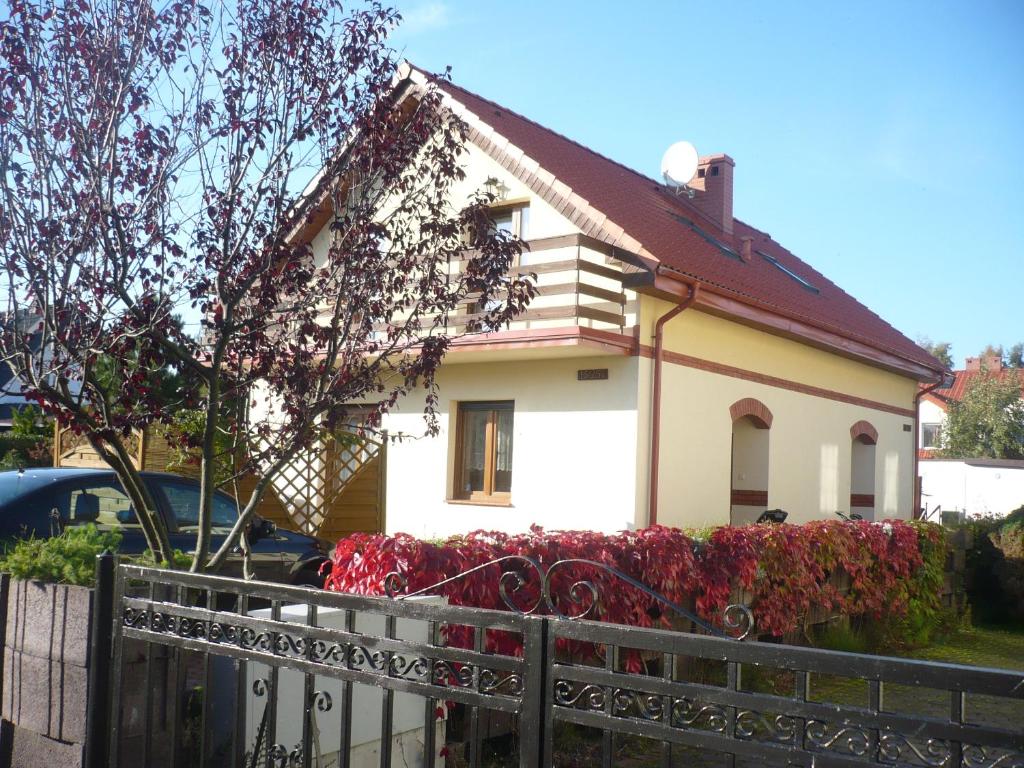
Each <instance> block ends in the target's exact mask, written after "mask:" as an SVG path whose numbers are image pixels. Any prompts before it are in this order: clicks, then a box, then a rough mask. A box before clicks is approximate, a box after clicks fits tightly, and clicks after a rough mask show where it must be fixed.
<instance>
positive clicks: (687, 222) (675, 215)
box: [668, 211, 743, 261]
mask: <svg viewBox="0 0 1024 768" xmlns="http://www.w3.org/2000/svg"><path fill="white" fill-rule="evenodd" d="M668 215H669V216H671V217H672V218H673V219H675V220H676V221H678V222H679V223H680V224H685V225H686V226H687V227H689V228H690V229H691V230H692V231H694V232H696V233H697V234H698V235H700V236H701V237H703V238H704V239H705V240H706V241H707V242H709V243H711V244H712V245H713V246H715V247H716V248H717V249H718V250H720V251H721V252H722V254H723V255H725V256H728V257H729V258H731V259H736V260H737V261H743V259H742V258H741V257H740V255H739V254H738V253H736V251H735V250H734V249H732V248H731V247H729V246H728V245H726V244H725V243H723V242H722V241H721V240H719V239H718V238H717V237H715V236H714V235H712V234H711V233H710V232H705V231H704V230H703V229H701V228H700V227H698V226H697V225H696V224H694V223H693V221H691V220H690V219H688V218H686V217H685V216H680V215H679V214H678V213H673V212H672V211H668Z"/></svg>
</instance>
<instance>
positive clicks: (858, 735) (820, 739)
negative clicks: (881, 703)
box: [805, 720, 871, 757]
mask: <svg viewBox="0 0 1024 768" xmlns="http://www.w3.org/2000/svg"><path fill="white" fill-rule="evenodd" d="M805 731H806V733H807V743H808V744H810V745H811V746H812V747H814V748H815V749H820V750H823V751H826V752H839V753H842V754H846V755H853V756H854V757H863V756H864V755H866V754H867V752H868V749H870V747H871V736H870V735H869V734H868V732H867V731H865V730H864V729H863V728H857V727H854V726H848V725H835V724H833V723H826V722H824V721H822V720H808V721H807V727H806V729H805Z"/></svg>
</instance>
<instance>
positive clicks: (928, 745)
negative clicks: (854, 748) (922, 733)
mask: <svg viewBox="0 0 1024 768" xmlns="http://www.w3.org/2000/svg"><path fill="white" fill-rule="evenodd" d="M908 753H909V754H908ZM878 754H879V755H881V757H882V758H883V759H885V760H888V761H889V762H893V763H897V762H905V761H906V758H907V757H908V756H910V755H912V756H913V757H916V758H917V759H918V760H919V761H920V762H922V763H924V764H925V765H930V766H936V768H937V767H938V766H944V765H948V764H949V758H950V757H951V755H952V748H951V747H950V745H949V742H948V741H943V740H942V739H927V740H926V741H925V742H924V745H923V746H919V745H918V744H916V743H915V742H914V741H912V740H911V739H909V738H908V737H906V736H904V735H903V734H902V733H897V732H896V731H883V732H882V733H881V734H879V737H878Z"/></svg>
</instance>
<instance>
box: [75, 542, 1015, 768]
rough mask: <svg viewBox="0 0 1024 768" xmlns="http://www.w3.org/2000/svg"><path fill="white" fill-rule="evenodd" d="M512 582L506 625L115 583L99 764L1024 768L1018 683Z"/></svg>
mask: <svg viewBox="0 0 1024 768" xmlns="http://www.w3.org/2000/svg"><path fill="white" fill-rule="evenodd" d="M510 560H512V559H508V558H506V559H504V560H503V561H501V562H498V563H494V564H489V565H486V566H481V568H493V569H494V574H495V576H496V577H500V583H501V590H500V592H501V595H502V598H503V599H504V600H505V602H506V604H507V606H508V607H509V610H485V609H478V608H468V607H461V606H452V605H448V604H446V603H445V602H444V601H443V600H442V599H440V598H437V597H432V596H431V594H430V593H431V592H432V591H433V590H422V591H421V592H419V593H414V594H411V595H410V594H405V591H404V584H403V582H402V580H401V579H400V578H399V577H397V576H395V577H392V578H389V580H388V584H387V592H388V596H385V597H367V596H359V595H349V594H338V593H332V592H325V591H321V590H315V589H309V588H304V587H290V586H282V585H277V584H268V583H260V582H251V581H250V582H247V581H242V580H236V579H228V578H222V577H216V576H206V575H194V574H186V573H178V572H169V571H165V570H157V569H149V568H142V567H138V566H128V565H122V566H119V567H118V568H117V569H116V578H115V579H114V589H113V591H112V600H111V602H112V626H113V628H114V631H113V636H112V645H111V649H110V658H111V667H110V673H111V674H110V678H109V679H110V683H111V685H110V691H109V697H110V707H109V710H108V711H109V713H110V720H109V723H105V722H104V721H103V718H101V717H96V718H94V720H93V722H92V724H91V727H92V728H93V729H95V730H96V732H98V733H103V734H104V735H105V736H106V735H109V738H102V739H101V741H102V749H99V750H98V751H95V750H94V751H93V752H91V753H90V755H91V759H92V764H93V765H107V764H109V765H111V766H116V767H117V768H127V767H128V766H147V768H148V767H149V766H153V767H154V768H159V767H160V766H167V767H168V768H178V766H214V765H217V766H220V765H233V766H245V767H246V768H257V766H258V767H260V768H271V767H273V768H284V767H286V766H303V767H304V768H312V767H314V766H315V767H316V768H328V767H331V768H334V767H337V768H342V767H346V766H351V767H356V766H360V767H361V766H371V765H372V766H381V768H394V767H396V766H403V767H405V766H409V767H424V768H426V767H429V768H437V767H440V766H446V767H449V768H461V767H462V766H467V765H468V766H473V767H474V768H476V767H478V766H492V767H494V768H498V767H499V766H500V767H505V766H508V767H511V766H569V767H572V766H587V768H590V767H591V766H597V765H601V766H615V765H621V766H628V767H629V768H639V766H648V765H649V766H666V767H669V768H671V766H704V765H723V766H737V765H740V766H760V765H779V766H791V765H795V766H865V765H888V766H942V767H948V768H954V767H956V766H960V767H962V768H982V767H984V768H1024V674H1022V673H1020V672H1012V671H1008V670H996V669H983V668H975V667H966V666H957V665H951V664H940V663H932V662H924V661H914V660H905V659H895V658H885V657H877V656H867V655H859V654H850V653H840V652H835V651H827V650H820V649H813V648H804V647H795V646H789V645H781V644H773V643H766V642H744V641H741V640H739V639H737V637H740V636H743V635H745V634H746V633H747V632H748V631H749V630H750V624H749V622H750V614H749V612H747V611H745V610H744V609H742V608H733V609H732V610H731V611H730V612H729V614H728V617H727V620H725V621H724V622H723V626H724V627H726V628H727V629H731V632H732V634H731V635H730V634H729V633H728V632H723V631H721V630H720V629H716V628H715V627H712V626H709V625H707V624H705V623H703V622H701V621H700V620H699V619H698V618H697V617H694V616H692V615H690V614H689V613H688V612H687V611H686V610H685V609H684V608H683V607H681V606H677V605H675V604H673V603H670V602H669V601H667V600H666V599H664V598H663V597H662V596H659V595H655V594H654V593H652V592H650V590H647V589H646V588H645V587H644V586H643V585H642V584H639V583H638V582H636V581H634V580H632V579H630V578H629V577H628V576H626V575H625V574H621V573H619V572H616V571H614V569H609V568H608V567H606V566H602V565H599V564H585V563H583V564H584V565H591V566H593V567H594V568H599V569H602V570H604V571H605V572H608V573H611V574H612V575H613V576H615V578H621V579H622V583H621V588H623V589H640V590H643V591H644V592H645V593H646V594H647V595H648V597H649V598H650V599H651V600H652V601H654V602H656V603H659V604H661V607H662V608H663V609H665V610H671V611H674V612H677V613H681V614H682V617H683V619H684V620H685V621H686V622H687V623H686V627H687V628H689V629H693V630H695V631H672V630H665V629H640V628H636V627H629V626H621V625H613V624H608V623H602V622H595V621H590V620H587V619H586V618H583V616H585V615H586V613H587V610H588V609H589V608H590V607H592V606H593V605H595V604H596V602H597V601H598V600H600V595H599V594H598V593H597V589H596V588H595V587H594V586H593V585H592V584H591V583H588V582H582V581H578V582H575V583H573V584H572V586H571V594H570V595H562V596H556V595H553V594H552V590H553V588H552V583H554V582H553V580H552V579H551V574H552V572H553V571H554V570H555V569H557V568H559V566H560V564H556V565H555V566H552V567H551V568H550V569H546V570H545V569H542V568H540V566H539V565H537V564H536V563H533V562H526V563H525V566H524V565H523V562H520V563H519V565H518V566H517V565H515V564H514V563H512V562H510ZM571 565H573V566H574V567H578V566H580V565H581V561H573V562H572V563H571ZM476 570H479V569H474V571H476ZM464 575H465V574H463V575H460V576H459V577H455V579H454V580H449V581H447V582H444V583H443V584H445V585H448V586H451V584H452V583H455V582H457V581H458V580H459V579H460V578H461V577H462V576H464ZM606 575H607V574H606ZM534 577H535V578H537V579H539V580H540V584H539V588H538V589H537V590H535V591H534V592H533V593H532V594H534V595H535V602H534V604H533V605H531V606H528V607H526V608H524V607H523V606H522V604H521V600H520V601H519V602H517V600H516V599H515V597H516V596H515V593H516V591H517V590H518V589H519V588H520V587H522V586H523V585H524V584H525V583H527V582H528V581H529V580H530V579H531V578H534ZM606 583H607V582H606ZM525 592H526V590H524V592H520V593H519V596H520V598H521V596H522V595H523V594H524V593H525ZM567 614H573V615H567ZM95 671H96V672H97V673H99V672H100V670H99V669H97V670H95ZM99 688H100V690H101V693H98V694H97V699H102V686H99ZM97 703H98V702H97ZM103 729H107V730H106V732H104V730H103ZM104 750H105V753H104Z"/></svg>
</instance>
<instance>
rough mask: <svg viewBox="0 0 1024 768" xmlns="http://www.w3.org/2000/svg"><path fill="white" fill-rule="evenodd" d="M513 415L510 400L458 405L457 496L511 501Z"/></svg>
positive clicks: (472, 499) (460, 497) (482, 499)
mask: <svg viewBox="0 0 1024 768" xmlns="http://www.w3.org/2000/svg"><path fill="white" fill-rule="evenodd" d="M512 415H513V402H512V401H511V400H508V401H503V402H490V403H460V404H459V413H458V422H457V423H456V431H455V432H456V433H455V493H454V496H455V498H457V499H465V500H469V501H485V502H488V501H489V502H508V501H509V499H510V498H511V493H512Z"/></svg>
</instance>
